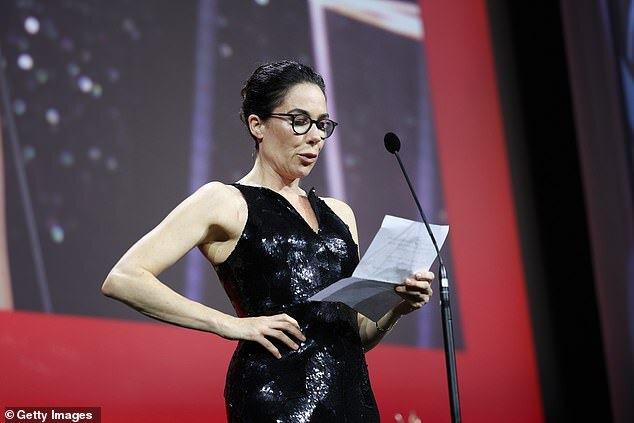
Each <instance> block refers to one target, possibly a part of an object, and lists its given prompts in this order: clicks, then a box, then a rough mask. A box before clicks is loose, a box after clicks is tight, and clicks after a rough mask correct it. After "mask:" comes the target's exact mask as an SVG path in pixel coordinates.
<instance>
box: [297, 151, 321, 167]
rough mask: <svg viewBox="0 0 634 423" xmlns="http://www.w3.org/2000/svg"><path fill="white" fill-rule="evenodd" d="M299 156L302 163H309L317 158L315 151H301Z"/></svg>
mask: <svg viewBox="0 0 634 423" xmlns="http://www.w3.org/2000/svg"><path fill="white" fill-rule="evenodd" d="M299 157H300V158H301V160H302V163H303V164H311V163H314V162H315V161H316V160H317V154H315V153H301V154H299Z"/></svg>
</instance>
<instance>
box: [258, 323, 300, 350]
mask: <svg viewBox="0 0 634 423" xmlns="http://www.w3.org/2000/svg"><path fill="white" fill-rule="evenodd" d="M264 335H266V336H268V337H272V338H276V339H278V340H280V341H282V342H283V343H284V344H286V345H287V346H288V347H289V348H291V349H294V350H296V349H298V348H299V345H297V344H296V343H295V341H293V340H292V339H291V338H289V337H288V335H286V334H285V333H284V332H282V331H281V330H279V329H273V328H271V329H270V330H269V331H268V332H267V333H265V334H264Z"/></svg>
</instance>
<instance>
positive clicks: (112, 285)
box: [101, 269, 123, 299]
mask: <svg viewBox="0 0 634 423" xmlns="http://www.w3.org/2000/svg"><path fill="white" fill-rule="evenodd" d="M122 279H123V277H122V275H120V274H119V272H118V271H117V270H116V269H112V270H111V271H110V273H109V274H108V276H107V277H106V280H105V281H103V284H102V285H101V293H102V294H103V295H105V296H106V297H110V298H115V299H119V298H121V294H122V293H121V291H122Z"/></svg>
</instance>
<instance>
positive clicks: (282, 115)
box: [269, 113, 339, 140]
mask: <svg viewBox="0 0 634 423" xmlns="http://www.w3.org/2000/svg"><path fill="white" fill-rule="evenodd" d="M269 116H273V117H290V118H291V127H292V128H293V132H294V133H295V135H304V134H307V133H308V131H310V128H312V127H313V124H315V126H317V129H319V130H320V131H324V132H326V131H325V130H324V129H322V128H320V127H319V122H322V121H325V120H327V121H330V122H332V132H331V133H330V135H326V136H325V137H321V139H322V140H325V139H326V138H330V137H331V136H332V134H334V133H335V128H336V127H337V125H339V123H338V122H335V121H334V120H332V119H329V118H322V119H319V120H315V119H311V118H310V116H308V115H307V114H306V113H270V114H269ZM298 116H304V117H305V118H307V119H308V120H309V121H310V125H308V128H307V129H306V131H305V132H298V131H297V129H295V119H296V118H297V117H298Z"/></svg>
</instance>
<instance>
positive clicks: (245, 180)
mask: <svg viewBox="0 0 634 423" xmlns="http://www.w3.org/2000/svg"><path fill="white" fill-rule="evenodd" d="M238 183H240V184H245V185H259V186H262V187H265V188H269V189H272V190H273V191H276V192H279V193H284V192H286V193H293V194H299V193H302V192H303V191H302V189H301V188H300V187H299V178H295V179H286V178H284V177H283V176H282V175H280V174H279V173H277V172H276V171H275V170H273V169H272V168H271V167H270V166H267V165H266V164H264V163H263V162H262V161H261V160H260V157H259V156H257V157H256V159H255V163H254V164H253V168H252V169H251V170H250V171H249V173H247V174H246V175H244V177H242V179H240V180H239V181H238Z"/></svg>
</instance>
